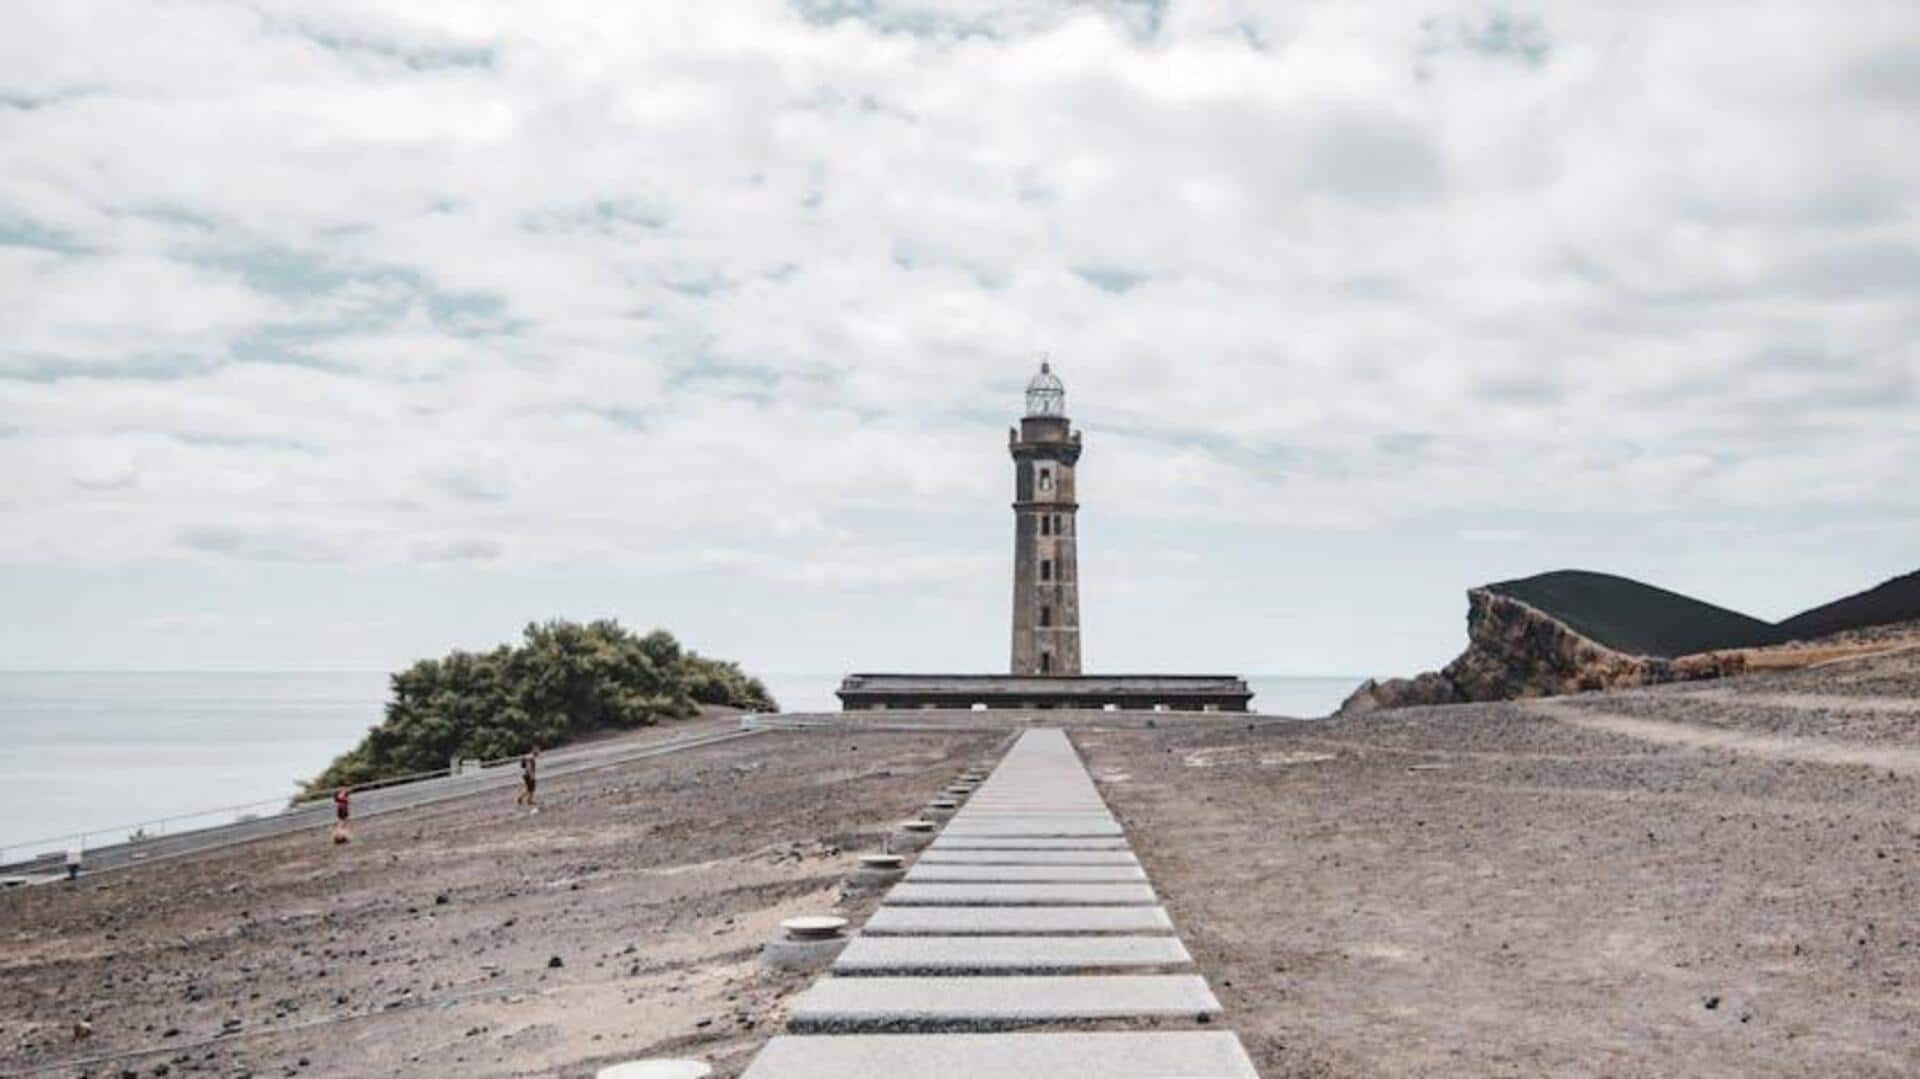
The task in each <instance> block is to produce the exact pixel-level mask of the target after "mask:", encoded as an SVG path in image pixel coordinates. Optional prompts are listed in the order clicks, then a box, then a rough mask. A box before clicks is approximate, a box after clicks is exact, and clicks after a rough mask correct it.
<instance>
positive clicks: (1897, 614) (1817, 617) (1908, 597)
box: [1779, 570, 1920, 641]
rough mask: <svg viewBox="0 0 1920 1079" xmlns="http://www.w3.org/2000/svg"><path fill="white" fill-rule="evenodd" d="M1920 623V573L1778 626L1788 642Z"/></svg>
mask: <svg viewBox="0 0 1920 1079" xmlns="http://www.w3.org/2000/svg"><path fill="white" fill-rule="evenodd" d="M1916 620H1920V570H1915V571H1914V572H1912V573H1909V574H1907V575H1905V576H1903V577H1895V578H1893V579H1892V580H1890V581H1887V582H1885V583H1884V584H1880V585H1877V586H1875V587H1873V588H1869V589H1867V590H1866V591H1865V592H1859V593H1855V594H1854V595H1851V596H1848V597H1846V598H1845V599H1837V600H1834V601H1833V602H1832V603H1828V604H1826V605H1824V606H1820V607H1815V608H1814V609H1812V610H1810V611H1802V612H1801V613H1799V614H1796V615H1794V616H1793V617H1792V618H1789V619H1787V620H1786V621H1785V622H1782V623H1780V625H1779V629H1780V632H1781V634H1782V636H1783V637H1784V638H1786V639H1788V640H1801V641H1804V640H1808V639H1810V638H1813V637H1825V636H1827V635H1829V634H1833V633H1840V632H1842V631H1844V630H1850V629H1865V628H1867V627H1868V626H1884V625H1889V624H1891V623H1894V622H1912V621H1916Z"/></svg>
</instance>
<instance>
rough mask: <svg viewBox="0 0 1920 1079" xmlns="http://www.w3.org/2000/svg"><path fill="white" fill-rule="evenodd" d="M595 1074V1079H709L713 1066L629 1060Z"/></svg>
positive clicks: (683, 1061) (696, 1063) (693, 1063)
mask: <svg viewBox="0 0 1920 1079" xmlns="http://www.w3.org/2000/svg"><path fill="white" fill-rule="evenodd" d="M593 1074H594V1077H595V1079H707V1076H709V1075H712V1074H713V1066H712V1065H710V1064H705V1063H702V1062H701V1061H698V1060H665V1059H662V1060H629V1061H627V1062H626V1063H625V1064H609V1065H607V1066H606V1067H604V1068H601V1069H600V1070H599V1071H597V1072H594V1073H593Z"/></svg>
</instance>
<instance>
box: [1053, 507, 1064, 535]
mask: <svg viewBox="0 0 1920 1079" xmlns="http://www.w3.org/2000/svg"><path fill="white" fill-rule="evenodd" d="M1053 534H1054V535H1056V536H1064V535H1066V533H1065V532H1062V531H1060V515H1059V514H1057V513H1056V514H1054V515H1053Z"/></svg>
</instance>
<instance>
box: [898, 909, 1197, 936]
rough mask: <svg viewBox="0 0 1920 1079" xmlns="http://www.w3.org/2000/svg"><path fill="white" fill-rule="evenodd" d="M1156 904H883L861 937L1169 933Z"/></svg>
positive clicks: (1169, 926) (1168, 924)
mask: <svg viewBox="0 0 1920 1079" xmlns="http://www.w3.org/2000/svg"><path fill="white" fill-rule="evenodd" d="M1171 932H1173V922H1172V921H1171V920H1170V919H1169V918H1168V917H1167V912H1166V911H1165V910H1164V909H1162V908H1160V907H881V908H880V909H879V910H876V911H874V912H873V916H872V917H871V918H868V919H867V924H866V925H865V926H864V927H863V928H862V929H861V935H862V936H869V937H871V936H951V935H956V934H962V935H965V934H983V935H988V936H994V935H1002V934H1008V933H1036V934H1066V933H1075V934H1078V933H1171Z"/></svg>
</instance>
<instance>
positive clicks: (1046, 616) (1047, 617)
mask: <svg viewBox="0 0 1920 1079" xmlns="http://www.w3.org/2000/svg"><path fill="white" fill-rule="evenodd" d="M1040 624H1041V625H1043V626H1051V625H1053V608H1052V607H1042V608H1040Z"/></svg>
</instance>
